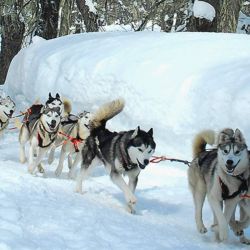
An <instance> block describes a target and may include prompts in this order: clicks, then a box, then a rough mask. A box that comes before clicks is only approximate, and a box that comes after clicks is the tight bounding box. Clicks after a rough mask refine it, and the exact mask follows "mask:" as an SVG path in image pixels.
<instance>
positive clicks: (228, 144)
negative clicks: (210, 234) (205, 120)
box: [188, 128, 250, 241]
mask: <svg viewBox="0 0 250 250" xmlns="http://www.w3.org/2000/svg"><path fill="white" fill-rule="evenodd" d="M214 142H215V133H214V132H213V131H210V130H209V131H203V132H201V133H200V134H198V135H197V136H196V138H195V140H194V143H193V154H194V160H193V161H192V163H191V166H190V168H189V169H188V181H189V186H190V189H191V191H192V194H193V199H194V205H195V220H196V225H197V230H198V231H199V232H200V233H206V232H207V229H206V227H205V226H204V224H203V219H202V207H203V203H204V200H205V197H206V196H207V198H208V201H209V203H210V206H211V208H212V211H213V213H214V219H215V221H214V226H213V231H215V233H216V236H217V238H218V239H219V240H220V241H223V240H226V239H227V237H228V224H229V221H230V219H231V217H232V216H234V212H235V209H236V206H237V204H240V203H239V202H240V201H241V199H242V198H241V195H242V194H243V193H245V192H247V190H248V178H249V172H250V171H249V155H248V150H247V145H246V142H245V139H244V137H243V135H242V133H241V131H240V130H239V129H236V130H235V131H234V130H232V129H230V128H228V129H224V130H222V131H221V132H220V133H219V134H218V137H217V148H216V149H214V150H210V151H206V149H205V147H206V144H211V145H212V144H214ZM222 204H223V205H224V206H225V209H224V213H223V209H222Z"/></svg>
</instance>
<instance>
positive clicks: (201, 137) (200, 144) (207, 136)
mask: <svg viewBox="0 0 250 250" xmlns="http://www.w3.org/2000/svg"><path fill="white" fill-rule="evenodd" d="M214 143H215V132H214V131H213V130H204V131H201V132H200V133H199V134H197V135H196V136H195V138H194V140H193V158H196V157H197V156H198V155H199V153H201V152H203V151H204V150H205V149H206V145H207V144H209V145H213V144H214Z"/></svg>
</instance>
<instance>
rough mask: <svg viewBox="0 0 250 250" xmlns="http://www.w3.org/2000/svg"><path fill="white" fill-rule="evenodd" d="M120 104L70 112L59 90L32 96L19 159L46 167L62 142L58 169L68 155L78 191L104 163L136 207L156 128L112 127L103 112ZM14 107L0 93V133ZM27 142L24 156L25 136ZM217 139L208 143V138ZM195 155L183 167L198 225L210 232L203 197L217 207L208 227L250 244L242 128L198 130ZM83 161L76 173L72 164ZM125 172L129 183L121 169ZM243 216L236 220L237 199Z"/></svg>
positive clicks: (248, 166) (109, 114) (248, 167)
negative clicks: (42, 97) (42, 98)
mask: <svg viewBox="0 0 250 250" xmlns="http://www.w3.org/2000/svg"><path fill="white" fill-rule="evenodd" d="M123 108H124V101H123V99H121V98H120V99H117V100H114V101H111V102H108V103H106V104H104V105H102V106H101V107H99V108H98V109H97V111H95V112H86V111H84V112H83V113H80V114H78V115H73V114H71V103H70V102H69V101H68V100H66V99H65V100H62V99H61V97H60V95H59V94H56V96H55V97H53V96H52V95H51V94H49V98H48V100H47V101H46V103H45V104H44V105H43V104H34V105H32V106H31V107H30V108H29V109H28V111H27V112H26V113H25V116H24V118H23V121H22V123H21V122H19V123H18V122H16V125H17V127H18V128H19V129H20V133H19V143H20V161H21V162H22V163H25V162H26V161H28V171H29V172H30V173H31V174H34V173H36V172H37V171H39V172H42V173H44V174H46V166H43V165H42V163H41V162H42V160H43V159H44V157H45V155H46V153H49V157H48V162H49V164H51V163H52V162H53V160H54V152H55V149H56V148H58V147H61V152H60V158H59V163H58V166H57V169H56V171H55V175H56V176H60V174H61V173H62V170H63V165H64V160H65V158H66V157H67V159H68V168H69V173H68V176H69V178H75V176H76V192H79V193H83V187H82V185H83V181H84V180H85V179H86V178H87V177H88V175H89V173H90V171H91V169H93V168H94V167H95V166H97V165H100V164H103V165H104V167H105V169H106V170H107V172H108V173H109V175H110V178H111V180H112V181H113V182H114V183H115V184H116V185H117V186H118V187H119V188H120V189H121V190H122V191H123V193H124V196H125V200H126V209H127V211H128V212H130V213H135V204H136V197H135V194H134V193H135V189H136V185H137V182H138V177H139V174H140V171H141V170H142V169H144V168H145V167H146V166H147V165H148V164H149V162H150V158H151V156H152V155H153V153H154V150H155V147H156V143H155V142H154V139H153V129H152V128H151V129H150V130H149V131H148V132H146V131H144V130H141V129H140V127H139V126H138V127H137V128H136V129H133V130H130V131H122V132H111V131H110V130H108V129H107V128H106V123H107V121H108V120H110V119H112V118H113V117H114V116H116V115H117V114H119V113H120V112H121V111H122V110H123ZM14 111H15V103H14V102H13V100H12V99H11V98H10V97H9V96H8V97H6V98H0V134H1V133H2V132H3V131H4V130H5V129H6V128H7V126H8V124H9V121H10V119H11V118H12V115H13V113H14ZM28 142H29V145H30V147H29V154H28V159H27V157H26V155H25V144H26V143H28ZM207 144H210V145H215V147H214V148H212V149H210V150H207V149H206V145H207ZM193 158H194V159H193V161H192V162H191V165H190V167H189V169H188V182H189V186H190V189H191V192H192V195H193V200H194V206H195V221H196V226H197V230H198V231H199V232H200V233H202V234H204V233H206V232H207V228H206V227H205V225H204V223H203V219H202V208H203V204H204V201H205V198H206V197H207V199H208V202H209V204H210V206H211V209H212V212H213V215H214V224H213V225H212V230H213V231H214V232H215V235H216V237H217V239H218V240H219V241H224V240H226V239H227V237H228V226H230V228H231V229H232V230H233V232H234V233H235V235H236V236H239V237H240V241H241V242H242V243H245V244H250V240H248V239H247V238H246V237H245V236H244V231H243V230H244V229H245V228H247V227H248V226H249V224H250V188H249V187H250V186H249V185H250V162H249V151H248V149H247V145H246V141H245V139H244V136H243V134H242V132H241V131H240V130H239V129H236V130H235V131H234V130H233V129H231V128H226V129H223V130H222V131H221V132H219V133H218V134H216V133H215V132H214V131H212V130H207V131H202V132H200V133H199V134H197V135H196V137H195V138H194V141H193ZM79 162H81V169H80V171H79V172H78V174H77V175H76V167H77V165H78V163H79ZM124 175H127V176H128V183H126V182H125V180H124V178H123V176H124ZM237 206H238V207H239V211H240V219H239V221H236V220H235V212H236V207H237Z"/></svg>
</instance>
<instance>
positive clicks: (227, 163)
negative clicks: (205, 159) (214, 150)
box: [218, 128, 249, 176]
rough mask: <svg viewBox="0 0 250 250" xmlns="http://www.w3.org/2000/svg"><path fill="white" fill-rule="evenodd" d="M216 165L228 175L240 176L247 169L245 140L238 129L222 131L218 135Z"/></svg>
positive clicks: (247, 160)
mask: <svg viewBox="0 0 250 250" xmlns="http://www.w3.org/2000/svg"><path fill="white" fill-rule="evenodd" d="M218 163H219V165H220V166H222V169H223V170H224V172H226V173H227V174H229V175H234V176H237V175H240V174H242V173H244V172H245V171H246V170H247V168H249V166H248V164H249V157H248V150H247V145H246V142H245V139H244V137H243V135H242V133H241V131H240V130H239V129H236V130H235V131H233V130H232V129H229V128H227V129H224V130H222V131H221V132H220V133H219V135H218Z"/></svg>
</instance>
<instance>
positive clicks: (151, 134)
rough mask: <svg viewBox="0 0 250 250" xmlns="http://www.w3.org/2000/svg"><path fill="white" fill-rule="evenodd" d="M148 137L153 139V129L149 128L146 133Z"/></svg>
mask: <svg viewBox="0 0 250 250" xmlns="http://www.w3.org/2000/svg"><path fill="white" fill-rule="evenodd" d="M148 135H150V136H151V137H153V128H151V129H150V130H149V131H148Z"/></svg>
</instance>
